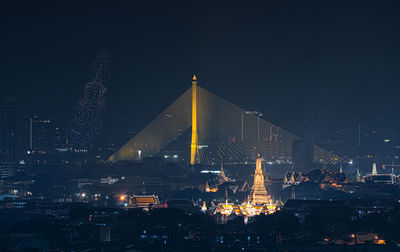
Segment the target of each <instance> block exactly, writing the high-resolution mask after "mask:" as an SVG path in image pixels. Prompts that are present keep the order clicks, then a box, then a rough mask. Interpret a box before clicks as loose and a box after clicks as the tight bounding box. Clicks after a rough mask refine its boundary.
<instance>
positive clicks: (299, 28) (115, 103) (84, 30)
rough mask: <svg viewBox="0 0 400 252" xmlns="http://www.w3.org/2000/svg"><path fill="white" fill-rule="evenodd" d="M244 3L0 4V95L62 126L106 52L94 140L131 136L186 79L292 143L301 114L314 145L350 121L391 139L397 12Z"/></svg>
mask: <svg viewBox="0 0 400 252" xmlns="http://www.w3.org/2000/svg"><path fill="white" fill-rule="evenodd" d="M9 2H12V1H9ZM215 2H219V3H218V4H217V3H215ZM247 2H248V1H240V2H235V1H226V2H224V3H223V2H222V1H207V2H205V1H181V2H169V1H159V2H157V1H137V2H134V1H126V2H122V1H121V2H120V1H118V3H117V1H108V3H107V4H103V3H101V2H100V1H97V2H89V1H76V2H74V3H72V2H70V1H65V2H64V3H61V1H52V2H43V1H29V2H28V1H26V2H23V1H18V2H15V3H14V5H10V4H11V3H7V4H5V3H2V5H1V7H0V25H1V35H0V36H1V37H0V38H1V40H0V45H1V46H0V50H1V63H0V64H1V67H0V83H1V84H0V91H1V93H0V94H1V95H15V96H18V97H19V98H20V100H21V103H22V105H23V106H24V111H26V112H27V113H38V114H40V107H41V104H46V106H50V107H51V106H57V108H60V109H62V110H65V111H66V114H68V113H71V117H72V110H73V108H74V106H76V104H77V102H78V99H79V98H80V97H81V96H82V95H83V87H84V84H85V82H86V81H87V75H88V73H89V70H90V65H91V64H92V62H93V60H94V58H95V57H96V54H97V53H98V52H99V50H100V49H101V48H103V47H106V48H108V50H109V51H110V52H111V54H112V63H111V79H110V82H109V84H108V86H107V88H108V90H107V99H108V100H107V109H106V112H105V128H104V134H111V133H112V132H114V133H112V134H116V133H115V132H118V134H121V133H120V132H124V133H123V134H125V132H127V131H128V130H129V131H132V132H137V131H138V130H140V129H141V128H142V127H143V126H145V125H146V124H147V123H148V122H149V121H150V120H151V119H152V118H153V117H154V116H156V115H157V114H158V113H160V112H161V111H162V110H163V109H164V108H165V107H166V106H168V105H169V104H170V103H171V102H172V101H174V100H175V99H176V98H177V97H179V96H180V95H181V94H182V93H183V92H184V91H185V90H186V89H187V88H189V87H190V85H191V77H192V75H193V73H196V74H197V75H198V79H199V85H201V86H202V87H204V88H206V89H208V90H210V91H212V92H213V93H215V94H217V95H218V96H220V97H223V98H225V99H227V100H229V101H231V102H233V103H235V104H237V105H239V106H241V107H243V108H245V109H249V110H259V111H261V112H263V113H264V118H265V119H267V120H269V121H272V122H274V123H276V124H278V125H281V126H283V127H284V128H287V129H289V130H290V131H292V132H295V133H298V134H301V130H299V129H297V128H296V127H297V125H300V124H302V123H303V122H304V121H305V120H306V119H305V118H306V117H307V116H309V115H310V114H312V117H313V119H312V121H313V124H315V125H317V126H316V128H317V129H318V130H317V131H318V133H319V134H325V133H324V131H326V132H328V131H332V130H333V129H335V128H338V127H341V126H342V125H344V124H347V125H349V126H355V125H356V123H353V121H354V122H355V118H360V120H361V122H362V123H364V124H368V123H370V122H372V121H375V120H376V119H377V118H379V119H380V120H382V122H384V124H385V125H387V126H388V128H390V130H396V128H397V125H398V124H399V122H400V120H399V116H400V112H399V110H398V108H399V105H400V100H399V99H398V96H399V91H400V88H399V86H400V85H399V84H400V71H399V70H400V49H399V45H400V29H399V28H400V15H399V13H400V8H399V7H400V2H399V1H375V2H370V1H357V2H355V1H352V3H351V4H350V3H349V1H268V3H264V4H255V3H254V4H250V3H247ZM266 2H267V1H266ZM56 100H58V102H57V105H55V101H56ZM38 111H39V112H38ZM116 129H121V131H117V130H116ZM399 132H400V130H399ZM327 134H328V133H327ZM126 137H127V138H129V137H128V136H126Z"/></svg>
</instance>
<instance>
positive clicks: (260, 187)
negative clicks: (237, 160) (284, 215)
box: [252, 157, 271, 205]
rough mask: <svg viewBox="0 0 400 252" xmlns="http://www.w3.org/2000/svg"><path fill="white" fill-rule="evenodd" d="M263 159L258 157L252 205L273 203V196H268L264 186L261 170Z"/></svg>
mask: <svg viewBox="0 0 400 252" xmlns="http://www.w3.org/2000/svg"><path fill="white" fill-rule="evenodd" d="M261 161H262V158H260V157H258V158H257V160H256V171H255V173H254V184H253V190H252V191H253V194H252V203H253V204H255V205H262V204H268V203H270V202H271V195H269V194H268V192H267V189H265V185H264V174H263V172H262V169H261Z"/></svg>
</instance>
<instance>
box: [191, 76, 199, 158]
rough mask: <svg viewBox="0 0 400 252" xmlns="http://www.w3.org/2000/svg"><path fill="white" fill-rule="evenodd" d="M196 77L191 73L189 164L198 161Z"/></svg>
mask: <svg viewBox="0 0 400 252" xmlns="http://www.w3.org/2000/svg"><path fill="white" fill-rule="evenodd" d="M197 136H198V135H197V78H196V75H193V80H192V142H191V145H190V164H191V165H194V164H195V163H197V161H198V151H199V144H198V139H197Z"/></svg>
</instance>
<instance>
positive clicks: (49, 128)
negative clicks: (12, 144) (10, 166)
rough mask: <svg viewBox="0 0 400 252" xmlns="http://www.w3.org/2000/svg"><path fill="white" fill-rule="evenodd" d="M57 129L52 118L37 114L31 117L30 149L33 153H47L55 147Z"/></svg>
mask: <svg viewBox="0 0 400 252" xmlns="http://www.w3.org/2000/svg"><path fill="white" fill-rule="evenodd" d="M54 133H55V130H54V126H53V124H52V122H51V120H50V119H42V118H39V117H38V116H37V115H35V116H34V117H33V118H30V119H29V149H30V151H31V152H32V153H36V154H46V153H47V152H48V151H50V150H53V149H54V140H55V134H54Z"/></svg>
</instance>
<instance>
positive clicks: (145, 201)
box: [129, 195, 160, 209]
mask: <svg viewBox="0 0 400 252" xmlns="http://www.w3.org/2000/svg"><path fill="white" fill-rule="evenodd" d="M159 204H160V201H159V199H158V196H156V195H133V196H132V197H130V198H129V206H130V207H135V208H143V209H149V208H150V207H151V206H152V205H159Z"/></svg>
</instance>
